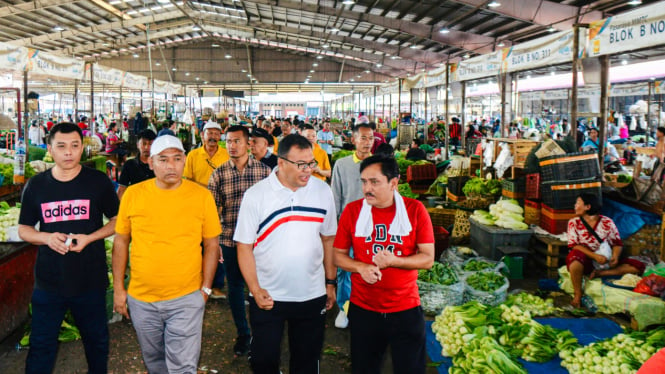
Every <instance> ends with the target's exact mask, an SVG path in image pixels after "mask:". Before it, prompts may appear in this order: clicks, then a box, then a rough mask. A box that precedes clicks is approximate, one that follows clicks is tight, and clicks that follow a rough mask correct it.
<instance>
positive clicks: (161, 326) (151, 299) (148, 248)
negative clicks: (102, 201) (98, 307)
mask: <svg viewBox="0 0 665 374" xmlns="http://www.w3.org/2000/svg"><path fill="white" fill-rule="evenodd" d="M148 163H149V165H150V168H151V169H152V170H153V171H154V172H155V178H154V179H148V180H146V181H143V182H141V183H137V184H133V185H131V186H129V188H127V191H125V194H124V195H123V197H122V204H120V211H119V213H118V219H117V222H116V226H115V232H116V234H115V240H114V241H113V261H112V262H113V277H114V281H113V308H114V309H115V311H116V312H118V313H121V314H122V315H124V316H125V317H127V318H129V314H128V309H129V310H131V313H132V318H131V319H132V323H133V325H134V329H135V330H136V335H137V338H138V341H139V344H140V346H141V351H142V353H143V361H144V362H145V365H146V367H147V369H148V372H149V373H196V371H197V365H198V361H199V355H200V353H201V329H202V326H203V313H204V309H205V303H206V301H207V300H208V296H209V295H210V293H211V289H210V287H211V285H212V279H213V275H214V274H215V269H216V267H217V262H218V259H219V253H220V249H219V238H218V237H219V235H220V233H221V232H222V228H221V225H220V223H219V216H218V215H217V206H216V205H215V201H214V199H213V197H212V194H211V193H210V191H209V190H208V189H207V188H204V187H201V186H199V185H198V184H196V183H194V182H191V181H188V180H183V179H182V172H183V169H184V167H185V150H184V148H183V146H182V143H181V142H180V140H179V139H178V138H176V137H174V136H171V135H163V136H160V137H159V138H157V139H156V140H155V142H154V143H152V146H151V148H150V159H149V160H148ZM130 241H131V242H132V250H131V254H130V252H129V243H130ZM202 241H203V256H202V255H201V242H202ZM130 256H131V257H130ZM128 258H129V259H130V260H131V263H132V266H131V268H130V276H131V281H130V283H129V290H125V285H124V278H125V271H126V269H127V260H128Z"/></svg>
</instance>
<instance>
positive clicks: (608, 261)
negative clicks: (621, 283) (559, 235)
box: [566, 193, 645, 307]
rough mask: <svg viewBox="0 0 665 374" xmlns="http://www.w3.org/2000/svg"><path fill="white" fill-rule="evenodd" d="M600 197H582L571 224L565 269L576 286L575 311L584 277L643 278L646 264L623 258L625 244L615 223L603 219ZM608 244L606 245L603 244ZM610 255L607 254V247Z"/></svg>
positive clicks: (583, 195) (585, 194) (584, 195)
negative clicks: (639, 276)
mask: <svg viewBox="0 0 665 374" xmlns="http://www.w3.org/2000/svg"><path fill="white" fill-rule="evenodd" d="M600 209H601V206H600V199H599V198H598V196H596V195H593V194H589V193H582V194H580V195H579V196H578V197H577V200H576V202H575V215H576V216H577V217H575V218H572V219H571V220H570V221H568V248H570V252H569V253H568V256H567V257H566V266H567V268H568V272H569V273H570V279H571V281H572V283H573V291H574V295H573V301H572V302H571V304H572V305H573V306H574V307H579V306H580V303H581V299H582V277H583V276H584V275H587V276H588V277H589V279H593V278H595V277H603V276H620V275H624V274H628V273H631V274H638V275H639V274H642V273H643V272H644V268H645V264H644V263H642V262H640V261H638V260H635V259H630V258H620V257H621V251H622V248H623V242H622V241H621V237H620V236H619V230H617V227H616V225H615V224H614V221H612V219H611V218H609V217H605V216H602V215H600V214H599V213H600ZM603 242H606V243H607V244H602V243H603ZM607 245H609V248H608V249H607V250H608V252H609V253H607V252H606V246H607Z"/></svg>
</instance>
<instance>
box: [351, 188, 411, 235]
mask: <svg viewBox="0 0 665 374" xmlns="http://www.w3.org/2000/svg"><path fill="white" fill-rule="evenodd" d="M394 196H395V218H393V222H392V223H391V224H390V228H389V229H388V234H390V235H396V236H397V235H399V236H406V235H409V233H410V232H411V230H412V229H413V228H412V227H411V222H409V214H408V213H407V212H406V206H405V205H404V198H402V195H400V194H399V192H397V190H395V191H394ZM372 231H374V222H372V206H371V205H369V204H368V203H367V199H363V207H362V209H360V214H359V215H358V220H357V221H356V233H355V236H357V237H361V238H366V237H368V236H370V235H372Z"/></svg>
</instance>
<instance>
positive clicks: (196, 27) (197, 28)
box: [192, 25, 201, 31]
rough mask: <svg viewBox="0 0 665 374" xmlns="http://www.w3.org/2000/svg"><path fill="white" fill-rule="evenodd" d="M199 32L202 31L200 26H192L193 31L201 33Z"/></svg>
mask: <svg viewBox="0 0 665 374" xmlns="http://www.w3.org/2000/svg"><path fill="white" fill-rule="evenodd" d="M199 30H201V28H200V27H199V25H194V26H192V31H199Z"/></svg>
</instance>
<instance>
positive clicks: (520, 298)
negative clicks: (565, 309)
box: [502, 292, 561, 317]
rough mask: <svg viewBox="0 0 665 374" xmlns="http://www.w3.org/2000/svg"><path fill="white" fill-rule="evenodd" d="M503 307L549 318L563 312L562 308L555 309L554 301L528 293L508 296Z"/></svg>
mask: <svg viewBox="0 0 665 374" xmlns="http://www.w3.org/2000/svg"><path fill="white" fill-rule="evenodd" d="M502 305H506V306H508V307H515V308H517V309H519V310H521V311H524V312H529V315H530V316H536V317H540V316H549V315H552V314H554V313H557V312H560V311H561V308H556V307H554V300H552V299H547V300H543V299H542V298H540V297H538V296H536V295H532V294H530V293H526V292H520V293H517V294H513V295H508V298H507V299H506V302H505V303H503V304H502Z"/></svg>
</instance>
